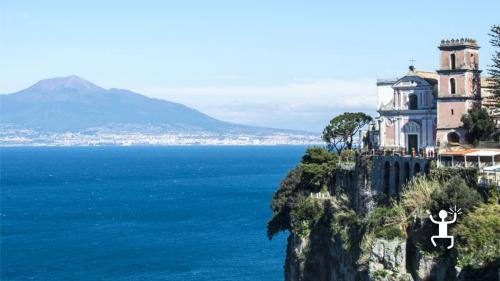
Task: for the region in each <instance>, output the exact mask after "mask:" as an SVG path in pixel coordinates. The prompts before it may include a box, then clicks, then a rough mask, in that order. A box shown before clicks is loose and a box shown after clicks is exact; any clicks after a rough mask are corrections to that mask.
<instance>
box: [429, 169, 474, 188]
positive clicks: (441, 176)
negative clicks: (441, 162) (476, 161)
mask: <svg viewBox="0 0 500 281" xmlns="http://www.w3.org/2000/svg"><path fill="white" fill-rule="evenodd" d="M478 175H479V171H478V170H477V169H476V168H470V167H468V168H466V167H435V168H432V169H431V170H430V174H429V177H430V178H431V179H433V180H437V181H439V182H441V183H446V182H448V181H449V180H450V179H451V178H453V177H460V178H462V179H464V180H465V181H466V183H467V185H468V186H470V187H473V188H476V187H477V178H478Z"/></svg>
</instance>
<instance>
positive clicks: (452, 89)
mask: <svg viewBox="0 0 500 281" xmlns="http://www.w3.org/2000/svg"><path fill="white" fill-rule="evenodd" d="M455 93H456V89H455V78H450V94H455Z"/></svg>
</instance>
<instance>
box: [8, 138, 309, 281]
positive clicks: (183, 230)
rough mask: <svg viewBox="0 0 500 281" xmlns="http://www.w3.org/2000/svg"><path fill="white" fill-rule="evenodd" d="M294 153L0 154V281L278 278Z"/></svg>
mask: <svg viewBox="0 0 500 281" xmlns="http://www.w3.org/2000/svg"><path fill="white" fill-rule="evenodd" d="M304 150H305V148H304V147H297V146H295V147H294V146H289V147H288V146H285V147H280V146H278V147H214V146H212V147H73V148H1V150H0V161H1V162H0V165H1V166H0V169H1V194H0V195H1V206H0V207H1V261H0V262H1V280H270V281H273V280H276V281H277V280H283V264H284V258H285V250H286V235H285V234H282V235H279V236H278V237H277V238H274V239H273V241H268V240H267V237H266V221H267V220H268V219H269V217H270V215H271V211H270V209H269V203H270V199H271V196H272V192H273V191H274V190H275V189H276V188H277V187H278V185H279V182H280V180H281V179H282V178H283V177H284V176H285V175H286V173H287V171H288V170H289V169H291V168H292V167H293V166H294V165H295V164H296V163H297V162H298V161H299V159H300V157H301V155H302V153H303V152H304Z"/></svg>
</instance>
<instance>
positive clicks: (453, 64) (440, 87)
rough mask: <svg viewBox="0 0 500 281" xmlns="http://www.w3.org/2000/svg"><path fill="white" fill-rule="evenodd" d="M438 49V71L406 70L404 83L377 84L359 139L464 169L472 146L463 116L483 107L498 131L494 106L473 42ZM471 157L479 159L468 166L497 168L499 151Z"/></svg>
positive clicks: (381, 81)
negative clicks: (371, 115)
mask: <svg viewBox="0 0 500 281" xmlns="http://www.w3.org/2000/svg"><path fill="white" fill-rule="evenodd" d="M438 48H439V69H438V70H437V71H435V72H429V71H419V70H417V69H416V68H415V67H414V66H410V67H409V69H408V72H407V73H406V74H405V75H403V76H402V77H399V78H392V79H379V80H377V89H378V108H377V112H378V114H377V116H376V118H375V119H374V121H373V122H372V123H371V124H370V125H369V126H368V130H367V131H365V132H363V134H364V135H363V136H362V137H363V138H364V140H365V144H366V145H368V146H369V147H370V148H378V149H386V150H388V151H391V150H392V151H398V152H400V153H402V154H407V155H411V154H414V155H415V154H417V155H419V154H420V155H432V156H438V154H439V155H442V156H443V157H442V159H443V163H444V164H448V163H451V164H452V165H459V163H464V164H463V165H465V166H467V165H468V163H467V153H470V151H468V150H467V148H470V144H468V143H467V138H466V136H465V131H464V129H463V128H462V125H463V123H462V121H461V119H462V116H463V115H464V114H465V113H467V111H468V110H470V109H473V108H480V107H484V108H485V109H486V110H487V111H488V113H489V114H490V116H492V117H493V119H494V120H495V122H497V126H498V125H500V122H499V121H500V112H499V109H498V100H497V99H494V98H492V95H491V93H490V91H489V86H490V83H489V82H488V80H487V79H486V78H485V77H481V70H480V68H479V45H478V44H477V42H476V40H473V39H452V40H442V41H441V44H440V45H439V46H438ZM482 86H483V87H482ZM496 145H498V144H496ZM450 151H453V153H451V152H450ZM461 152H463V153H461ZM475 154H477V155H480V156H477V157H475V158H474V157H473V155H469V158H468V160H469V162H470V163H469V164H470V165H478V164H481V161H483V163H482V164H483V165H487V166H495V164H496V165H498V164H500V149H498V147H496V148H495V147H492V148H489V149H482V151H481V152H476V151H475ZM450 155H451V159H450V157H449V156H450ZM481 157H482V158H481ZM474 159H475V161H474ZM498 168H499V171H500V166H499V167H498Z"/></svg>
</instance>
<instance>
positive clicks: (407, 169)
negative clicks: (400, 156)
mask: <svg viewBox="0 0 500 281" xmlns="http://www.w3.org/2000/svg"><path fill="white" fill-rule="evenodd" d="M404 177H405V184H407V183H408V182H409V181H410V164H408V162H406V163H405V164H404Z"/></svg>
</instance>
